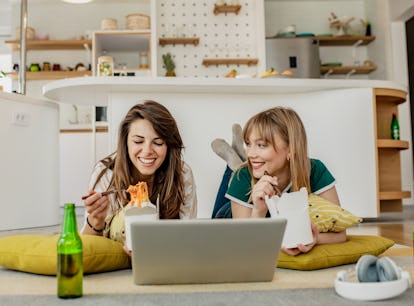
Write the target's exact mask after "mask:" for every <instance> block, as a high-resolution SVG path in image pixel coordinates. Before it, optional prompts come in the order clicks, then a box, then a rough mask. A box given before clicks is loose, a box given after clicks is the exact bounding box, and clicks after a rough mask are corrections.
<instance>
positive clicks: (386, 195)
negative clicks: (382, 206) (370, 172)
mask: <svg viewBox="0 0 414 306" xmlns="http://www.w3.org/2000/svg"><path fill="white" fill-rule="evenodd" d="M410 197H411V192H409V191H380V193H379V199H380V200H400V199H407V198H410Z"/></svg>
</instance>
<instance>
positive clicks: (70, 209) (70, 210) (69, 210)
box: [62, 203, 78, 234]
mask: <svg viewBox="0 0 414 306" xmlns="http://www.w3.org/2000/svg"><path fill="white" fill-rule="evenodd" d="M77 233H78V226H77V224H76V214H75V204H72V203H71V204H65V210H64V214H63V224H62V234H77Z"/></svg>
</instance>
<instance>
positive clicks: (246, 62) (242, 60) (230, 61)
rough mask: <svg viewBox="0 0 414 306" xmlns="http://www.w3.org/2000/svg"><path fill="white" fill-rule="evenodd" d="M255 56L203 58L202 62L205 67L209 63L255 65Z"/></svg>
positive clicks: (256, 60) (256, 61)
mask: <svg viewBox="0 0 414 306" xmlns="http://www.w3.org/2000/svg"><path fill="white" fill-rule="evenodd" d="M258 62H259V60H258V59H257V58H205V59H203V62H202V64H203V65H204V66H206V67H208V66H210V65H227V66H228V65H247V66H252V65H257V63H258Z"/></svg>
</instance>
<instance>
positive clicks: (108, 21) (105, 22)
mask: <svg viewBox="0 0 414 306" xmlns="http://www.w3.org/2000/svg"><path fill="white" fill-rule="evenodd" d="M117 28H118V21H117V20H116V19H113V18H104V19H102V20H101V30H116V29H117Z"/></svg>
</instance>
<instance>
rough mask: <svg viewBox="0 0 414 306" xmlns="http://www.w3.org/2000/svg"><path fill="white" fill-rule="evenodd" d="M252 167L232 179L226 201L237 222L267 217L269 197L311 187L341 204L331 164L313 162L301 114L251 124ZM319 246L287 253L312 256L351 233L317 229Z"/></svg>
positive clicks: (278, 111)
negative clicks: (313, 249) (318, 250)
mask: <svg viewBox="0 0 414 306" xmlns="http://www.w3.org/2000/svg"><path fill="white" fill-rule="evenodd" d="M243 139H244V142H245V145H246V154H247V162H246V163H245V164H243V165H242V166H241V167H240V168H239V169H238V170H237V171H235V173H234V174H233V176H232V179H231V181H230V185H229V187H228V190H227V193H226V197H227V198H228V199H229V200H230V201H231V211H232V216H233V218H264V217H266V215H267V213H268V209H267V206H266V203H265V196H269V197H271V196H273V195H275V193H276V190H275V188H274V186H277V189H279V190H280V191H281V192H290V191H298V190H299V189H300V188H301V187H306V189H307V190H308V193H315V194H318V195H319V196H321V197H322V198H325V199H327V200H329V201H331V202H333V203H336V204H338V205H340V203H339V198H338V194H337V192H336V188H335V179H334V177H333V176H332V174H331V173H330V172H329V170H328V169H327V168H326V167H325V165H324V164H323V163H322V162H321V161H319V160H316V159H310V158H309V157H308V148H307V138H306V131H305V128H304V126H303V123H302V121H301V119H300V118H299V116H298V114H297V113H296V112H295V111H293V110H292V109H289V108H284V107H275V108H271V109H268V110H266V111H263V112H261V113H258V114H257V115H255V116H253V117H252V118H250V119H249V120H248V122H247V123H246V125H245V127H244V130H243ZM312 232H313V236H314V241H313V243H311V244H309V245H302V244H299V245H298V246H297V248H293V249H286V248H283V249H282V251H284V252H285V253H287V254H290V255H297V254H300V253H306V252H309V251H310V250H311V249H312V248H313V247H314V246H315V245H316V244H326V243H338V242H343V241H345V240H346V232H345V231H344V232H340V233H318V232H317V230H316V227H314V226H312Z"/></svg>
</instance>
